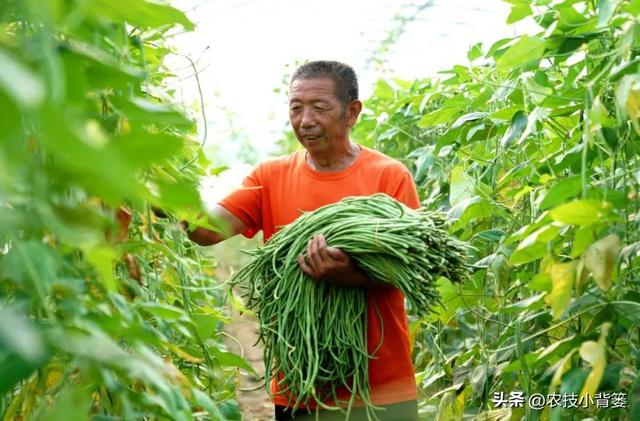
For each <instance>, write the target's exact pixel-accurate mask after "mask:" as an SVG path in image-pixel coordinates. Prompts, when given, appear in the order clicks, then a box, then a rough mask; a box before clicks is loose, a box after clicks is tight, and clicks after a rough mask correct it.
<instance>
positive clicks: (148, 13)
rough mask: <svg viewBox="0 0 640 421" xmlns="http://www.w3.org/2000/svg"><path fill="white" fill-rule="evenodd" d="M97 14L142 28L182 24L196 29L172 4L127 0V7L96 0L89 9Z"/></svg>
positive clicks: (189, 28) (100, 16)
mask: <svg viewBox="0 0 640 421" xmlns="http://www.w3.org/2000/svg"><path fill="white" fill-rule="evenodd" d="M89 10H90V11H91V12H92V13H93V14H94V15H95V16H97V17H99V18H102V17H104V16H108V17H110V18H111V19H113V20H115V21H116V22H121V21H124V22H127V23H130V24H131V25H134V26H139V27H142V28H160V27H163V26H173V25H175V24H180V25H182V26H183V27H184V29H186V30H187V31H192V30H193V29H194V25H193V23H192V22H191V21H190V20H189V19H188V18H187V17H186V16H185V14H184V13H182V12H181V11H179V10H178V9H175V8H173V7H171V6H167V5H164V4H159V3H152V2H150V1H144V0H127V4H126V6H125V7H123V5H121V4H120V3H117V2H112V1H109V0H96V1H95V2H93V4H92V6H91V7H90V9H89Z"/></svg>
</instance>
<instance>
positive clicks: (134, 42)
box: [0, 0, 248, 420]
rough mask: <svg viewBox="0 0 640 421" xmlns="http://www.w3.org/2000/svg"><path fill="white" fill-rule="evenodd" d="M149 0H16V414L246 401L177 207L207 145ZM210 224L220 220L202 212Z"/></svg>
mask: <svg viewBox="0 0 640 421" xmlns="http://www.w3.org/2000/svg"><path fill="white" fill-rule="evenodd" d="M174 25H181V26H183V27H184V28H185V29H187V30H191V29H193V24H192V23H191V22H190V21H189V20H188V19H187V18H186V17H185V16H184V15H183V14H182V13H181V12H180V11H178V10H176V9H174V8H172V7H169V6H166V5H162V4H159V3H151V2H147V1H144V0H129V1H127V2H126V5H125V4H124V3H122V4H120V3H117V2H115V3H114V2H110V1H106V0H96V1H91V2H84V1H73V0H47V1H32V0H26V1H22V0H20V1H18V0H15V1H13V0H2V1H0V27H1V30H0V69H2V71H0V115H2V126H1V127H0V415H2V418H3V419H7V420H9V419H35V418H39V419H87V418H89V417H90V416H93V417H94V418H96V419H110V418H111V417H120V418H122V419H149V418H154V419H166V418H171V419H185V420H190V419H194V418H197V419H203V418H214V419H224V418H230V419H234V418H238V417H239V415H238V412H237V405H236V404H235V401H233V400H232V399H230V398H232V397H233V394H234V392H235V385H234V382H233V380H234V378H235V372H236V371H237V367H244V368H245V369H248V367H247V366H246V363H245V362H244V361H243V360H242V359H241V358H239V357H238V356H236V355H234V354H231V353H228V352H226V351H225V349H224V347H223V345H222V343H221V341H220V338H219V333H220V332H221V324H222V323H223V322H224V321H225V316H224V314H222V313H221V312H220V310H219V307H220V305H221V300H222V298H223V297H222V294H221V292H220V290H219V286H218V285H216V284H215V283H212V282H211V278H212V276H213V275H214V270H215V267H214V265H213V264H212V263H210V262H207V261H206V260H203V259H201V255H200V253H199V251H198V250H197V249H195V248H194V247H193V246H191V245H190V243H189V242H187V241H186V240H185V238H184V234H183V233H182V231H181V230H180V229H179V226H178V224H177V223H176V222H175V220H174V219H162V220H160V219H157V218H156V217H155V216H154V215H153V214H152V212H151V211H150V204H153V205H155V206H157V207H159V208H163V209H170V210H172V211H174V212H175V213H176V215H177V216H179V217H180V218H181V219H186V220H190V221H194V222H195V221H196V220H197V218H198V214H199V212H200V211H201V204H200V199H199V196H198V190H197V185H196V180H197V179H198V177H199V176H201V175H203V174H204V173H205V171H204V168H205V166H206V165H207V162H206V160H205V159H204V158H203V157H202V156H201V154H200V153H199V152H197V151H198V150H199V146H200V145H199V144H198V143H197V142H196V141H195V139H194V137H193V136H194V131H195V125H194V122H193V119H192V118H191V117H190V116H189V115H187V114H185V112H184V111H183V110H180V109H178V108H176V107H175V106H173V105H172V97H171V92H168V91H167V90H166V89H165V88H164V86H163V80H164V79H165V78H166V77H167V76H170V75H169V74H168V72H167V70H166V69H165V68H164V67H163V64H162V62H163V59H164V58H165V57H166V56H167V54H170V53H171V52H170V50H169V49H168V48H167V47H166V46H165V44H164V42H163V35H164V34H165V33H166V31H167V30H168V29H169V28H170V27H172V26H174ZM199 223H200V224H203V223H204V222H203V221H199Z"/></svg>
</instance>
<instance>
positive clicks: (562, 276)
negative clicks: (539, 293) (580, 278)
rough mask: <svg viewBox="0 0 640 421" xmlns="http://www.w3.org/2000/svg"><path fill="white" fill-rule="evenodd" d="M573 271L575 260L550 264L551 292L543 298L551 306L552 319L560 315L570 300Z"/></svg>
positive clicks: (574, 269)
mask: <svg viewBox="0 0 640 421" xmlns="http://www.w3.org/2000/svg"><path fill="white" fill-rule="evenodd" d="M575 273H576V265H575V262H569V263H555V264H554V265H553V266H551V269H550V275H551V292H550V293H549V294H547V296H546V297H544V300H545V301H546V302H547V304H549V305H550V306H551V314H552V315H553V318H554V320H557V319H559V318H560V316H562V314H563V313H564V311H565V310H566V308H567V305H568V304H569V301H570V300H571V291H572V290H573V281H574V278H575Z"/></svg>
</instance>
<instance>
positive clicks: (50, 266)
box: [0, 241, 59, 301]
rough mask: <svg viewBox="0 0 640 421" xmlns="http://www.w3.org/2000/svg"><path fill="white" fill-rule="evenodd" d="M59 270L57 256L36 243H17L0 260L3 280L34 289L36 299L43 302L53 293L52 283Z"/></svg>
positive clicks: (0, 271)
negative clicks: (9, 280)
mask: <svg viewBox="0 0 640 421" xmlns="http://www.w3.org/2000/svg"><path fill="white" fill-rule="evenodd" d="M58 268H59V262H58V259H57V257H56V255H55V254H54V253H52V252H51V250H50V249H49V248H48V247H47V246H45V245H44V244H41V243H38V242H36V241H27V242H17V243H16V244H14V245H13V247H11V248H10V249H9V252H8V253H7V254H6V255H5V256H4V257H3V258H2V260H0V276H1V277H2V278H5V279H11V280H12V281H14V282H16V283H17V284H18V285H24V286H26V287H30V288H33V290H32V291H33V292H35V294H34V295H35V297H37V298H38V299H40V300H42V301H44V300H45V299H46V297H47V296H48V295H49V294H50V292H51V283H52V281H53V279H54V278H55V277H56V274H57V272H58Z"/></svg>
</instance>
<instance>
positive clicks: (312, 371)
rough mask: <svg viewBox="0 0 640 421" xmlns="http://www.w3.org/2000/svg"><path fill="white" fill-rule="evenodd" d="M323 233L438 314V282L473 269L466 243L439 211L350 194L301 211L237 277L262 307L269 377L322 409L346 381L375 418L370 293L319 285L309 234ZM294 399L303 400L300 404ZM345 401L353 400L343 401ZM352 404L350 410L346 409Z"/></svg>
mask: <svg viewBox="0 0 640 421" xmlns="http://www.w3.org/2000/svg"><path fill="white" fill-rule="evenodd" d="M317 234H323V235H324V237H325V239H326V242H327V244H328V245H329V246H331V247H336V248H338V249H340V250H342V251H344V252H345V253H347V254H348V255H349V256H350V257H351V258H352V259H353V261H354V262H355V264H356V265H357V266H358V267H359V268H360V269H361V270H362V271H363V272H365V273H366V274H367V275H368V276H369V277H370V278H371V279H372V280H374V281H377V282H382V283H385V284H391V285H394V286H395V287H397V288H398V289H400V290H401V291H402V292H403V293H404V295H405V297H406V299H407V301H408V302H409V304H410V305H411V306H412V307H414V309H415V310H416V311H417V312H418V313H420V312H425V313H426V312H429V311H430V309H431V308H432V306H433V304H434V302H436V301H437V299H438V294H437V291H436V285H435V281H436V280H437V279H438V277H440V276H445V277H447V278H448V279H450V280H452V281H461V280H462V279H463V278H464V277H465V276H466V274H467V272H468V269H469V266H468V262H467V253H466V245H465V243H463V242H461V241H459V240H457V239H455V238H453V237H451V236H450V235H449V234H448V232H447V230H446V224H445V219H444V217H443V215H442V214H441V213H439V212H433V211H428V210H426V209H424V208H420V209H418V210H413V209H410V208H408V207H406V206H405V205H403V204H401V203H399V202H397V201H395V200H394V199H392V198H390V197H389V196H387V195H384V194H376V195H374V196H363V197H349V198H345V199H343V200H341V201H340V202H337V203H334V204H330V205H326V206H323V207H321V208H318V209H316V210H315V211H313V212H308V213H305V214H303V215H302V216H300V217H299V218H298V219H296V220H295V221H294V222H293V223H291V224H289V225H287V226H285V227H284V228H282V229H281V230H280V231H279V232H278V233H276V234H275V235H274V236H273V237H272V238H271V239H270V240H269V241H268V242H267V243H266V244H265V245H264V246H263V247H260V248H258V249H257V250H254V251H251V252H250V253H251V254H252V255H253V259H252V261H251V262H250V263H249V264H248V265H246V266H245V267H243V268H242V269H240V271H238V272H237V273H236V275H235V276H234V278H233V279H232V284H238V283H240V284H242V285H243V286H244V287H245V289H246V290H245V294H244V296H245V297H246V298H247V306H248V307H249V308H251V309H253V310H255V311H256V313H257V316H258V319H259V323H260V339H261V340H262V341H263V343H264V360H265V365H266V367H267V370H266V374H265V380H266V381H267V384H269V382H270V380H271V379H272V378H273V376H277V378H278V383H279V386H280V387H281V389H282V391H283V392H286V393H287V394H288V396H289V406H292V407H293V409H294V410H295V409H296V408H298V407H299V406H300V404H302V403H304V404H305V405H307V406H308V405H309V403H310V401H311V400H312V399H314V400H315V401H316V402H317V404H318V405H319V406H320V407H323V408H331V409H336V408H339V407H336V406H331V407H330V406H327V405H326V404H325V402H327V401H328V400H333V402H335V403H337V402H336V401H337V399H336V388H337V387H339V386H345V387H346V388H347V389H348V390H349V391H350V393H351V399H350V400H349V402H348V404H347V405H346V406H347V410H346V414H347V417H348V415H349V412H350V410H351V406H352V404H353V402H354V400H355V399H356V397H357V398H359V399H361V400H362V401H363V402H364V404H365V407H366V408H367V413H368V414H369V416H370V417H375V415H373V410H374V409H375V407H374V406H373V405H372V403H371V399H370V390H369V383H368V377H369V376H368V372H367V366H368V359H369V358H372V357H373V355H369V354H368V352H367V341H366V326H367V319H366V318H367V300H366V291H365V290H364V289H360V288H340V287H335V286H331V285H328V284H326V283H322V282H315V281H313V280H311V279H310V278H309V277H307V275H305V274H304V273H303V272H302V270H301V269H300V267H299V266H298V259H297V257H298V255H300V254H301V253H304V252H305V249H306V245H307V242H308V240H309V239H311V238H312V237H313V236H314V235H317ZM292 403H293V405H291V404H292ZM342 404H343V405H344V404H345V403H342ZM341 410H342V409H341Z"/></svg>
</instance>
